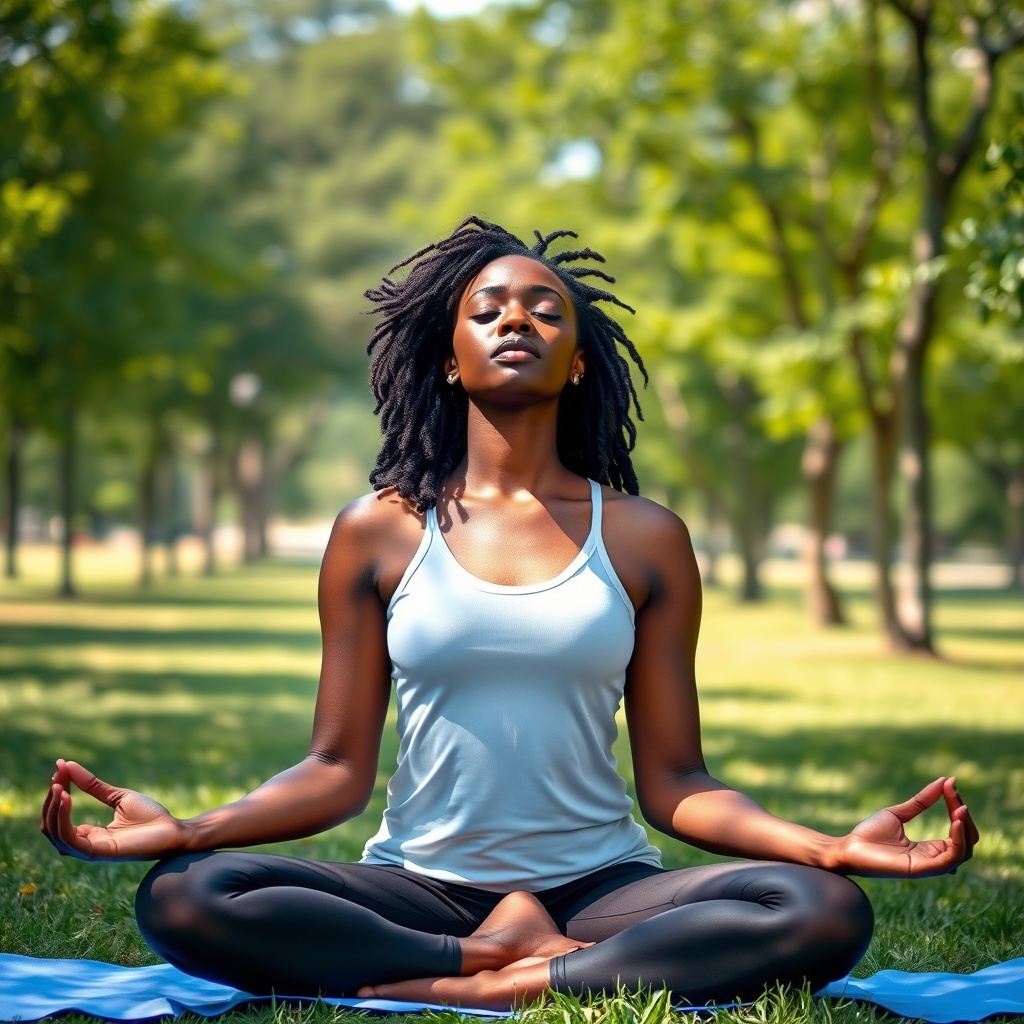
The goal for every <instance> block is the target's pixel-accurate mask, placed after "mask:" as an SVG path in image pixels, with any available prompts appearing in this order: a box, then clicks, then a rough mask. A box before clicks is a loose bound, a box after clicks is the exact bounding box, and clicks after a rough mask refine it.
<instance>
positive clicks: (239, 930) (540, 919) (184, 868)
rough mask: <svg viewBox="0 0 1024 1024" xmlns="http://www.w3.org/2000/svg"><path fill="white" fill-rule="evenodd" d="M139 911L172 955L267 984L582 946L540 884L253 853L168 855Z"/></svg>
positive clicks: (435, 971)
mask: <svg viewBox="0 0 1024 1024" xmlns="http://www.w3.org/2000/svg"><path fill="white" fill-rule="evenodd" d="M136 919H137V921H138V924H139V930H140V931H141V932H142V934H143V936H144V938H145V939H146V941H147V942H148V943H149V945H150V947H151V948H152V949H153V950H154V951H155V952H156V953H158V954H159V955H160V956H162V957H163V958H164V959H165V960H167V961H168V962H169V963H172V964H174V965H175V966H176V967H178V968H180V969H181V970H183V971H186V972H188V973H189V974H194V975H197V976H199V977H202V978H207V979H209V980H211V981H218V982H221V983H223V984H228V985H232V986H235V987H236V988H240V989H243V990H244V991H247V992H253V993H258V994H261V993H269V992H270V991H272V990H273V991H274V992H276V993H277V994H278V995H289V994H291V995H312V994H316V993H317V992H320V993H322V994H323V995H353V994H354V993H355V991H356V989H357V988H358V987H359V986H360V985H365V984H367V983H386V982H389V981H396V980H399V979H407V978H416V977H422V976H426V975H446V976H449V975H451V976H459V975H462V974H469V975H475V974H477V973H478V972H480V971H485V970H495V969H498V968H501V967H504V966H505V965H507V964H509V963H513V962H515V961H518V960H521V959H522V958H524V957H541V958H543V959H544V960H545V961H546V960H547V959H550V958H551V957H553V956H558V955H560V954H562V953H564V952H566V951H567V950H570V949H576V948H579V946H580V945H581V943H580V942H578V941H573V940H571V939H568V938H566V936H565V935H564V934H562V933H561V932H560V931H559V930H558V928H557V927H556V925H555V923H554V922H553V921H552V920H551V918H550V917H549V916H548V914H547V912H546V911H545V910H544V908H543V906H541V904H540V903H539V902H538V901H537V899H536V898H535V897H533V896H531V895H530V894H529V893H525V892H514V893H510V894H508V895H507V896H504V897H502V896H501V895H500V894H492V893H487V892H483V891H482V890H479V889H473V888H471V887H468V886H456V885H451V884H447V883H436V882H434V881H433V880H432V879H427V878H423V877H421V876H417V875H415V874H413V873H412V872H408V871H403V870H401V869H397V868H387V867H378V866H374V865H366V864H326V863H321V862H316V861H305V860H300V859H298V858H293V857H278V856H271V855H261V854H250V853H231V852H228V853H206V854H192V855H186V856H182V857H175V858H173V859H170V860H166V861H162V862H161V863H159V864H157V865H156V866H155V867H154V868H153V869H152V870H151V871H150V872H149V874H148V875H146V877H145V878H144V879H143V881H142V884H141V885H140V886H139V891H138V894H137V896H136Z"/></svg>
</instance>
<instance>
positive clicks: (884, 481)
mask: <svg viewBox="0 0 1024 1024" xmlns="http://www.w3.org/2000/svg"><path fill="white" fill-rule="evenodd" d="M871 442H872V445H871V447H872V456H873V457H872V460H871V461H872V465H871V547H872V553H873V555H874V562H875V601H876V602H877V604H878V614H879V617H880V619H881V624H882V631H883V633H884V634H885V637H886V641H887V642H888V644H889V646H890V647H891V648H892V649H893V650H897V651H903V650H906V649H907V647H908V644H907V638H906V637H905V636H904V634H903V628H902V626H901V625H900V620H899V616H898V615H897V614H896V593H895V590H894V589H893V585H892V544H893V523H892V483H893V469H894V466H895V462H896V417H895V415H894V414H892V413H889V414H886V415H879V416H873V417H872V419H871Z"/></svg>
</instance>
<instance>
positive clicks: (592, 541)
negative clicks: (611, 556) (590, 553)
mask: <svg viewBox="0 0 1024 1024" xmlns="http://www.w3.org/2000/svg"><path fill="white" fill-rule="evenodd" d="M587 483H588V484H590V533H589V534H588V535H587V539H586V541H585V542H584V545H583V546H584V547H585V548H587V549H589V550H593V549H594V548H598V547H601V546H602V545H601V485H600V484H599V483H598V482H597V481H596V480H591V479H590V478H589V477H588V478H587Z"/></svg>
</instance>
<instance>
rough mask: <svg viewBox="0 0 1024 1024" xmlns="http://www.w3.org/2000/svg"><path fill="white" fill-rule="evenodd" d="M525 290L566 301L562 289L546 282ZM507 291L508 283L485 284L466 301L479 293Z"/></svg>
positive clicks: (491, 293) (493, 293) (530, 286)
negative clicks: (559, 289)
mask: <svg viewBox="0 0 1024 1024" xmlns="http://www.w3.org/2000/svg"><path fill="white" fill-rule="evenodd" d="M525 291H526V292H527V293H536V294H547V295H554V296H555V298H558V299H561V300H562V302H565V297H564V296H563V295H562V293H561V292H560V291H558V289H556V288H552V287H550V286H549V285H546V284H531V285H529V286H528V287H527V288H526V289H525ZM507 293H508V287H507V286H506V285H503V284H488V285H484V287H483V288H478V289H477V290H476V291H475V292H473V294H472V295H470V296H469V297H468V298H467V300H466V301H467V302H468V301H469V299H475V298H476V297H477V296H478V295H505V294H507Z"/></svg>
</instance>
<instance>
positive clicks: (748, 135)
mask: <svg viewBox="0 0 1024 1024" xmlns="http://www.w3.org/2000/svg"><path fill="white" fill-rule="evenodd" d="M734 120H735V123H736V126H737V128H738V129H739V132H740V134H741V135H742V136H743V137H744V138H745V139H746V140H747V141H748V142H749V143H750V162H751V164H752V165H753V167H754V169H755V171H761V170H763V166H762V164H761V139H760V135H759V133H758V129H757V125H756V124H755V123H754V121H753V120H751V118H750V117H749V116H748V115H747V114H746V113H745V112H744V113H741V114H735V115H734ZM754 192H755V193H756V195H757V197H758V199H760V200H761V205H762V206H763V207H764V209H765V212H766V213H767V214H768V222H769V223H770V224H771V228H772V241H771V249H772V253H773V254H774V256H775V258H776V260H777V261H778V263H779V270H780V272H781V274H782V285H783V289H784V291H785V294H786V305H787V306H788V308H789V319H790V322H791V323H792V325H793V326H794V327H796V328H798V329H800V330H806V328H807V315H806V313H805V312H804V303H803V292H802V289H801V287H800V279H799V277H798V276H797V271H796V262H795V261H794V259H793V251H792V249H791V248H790V245H789V241H788V239H787V238H786V224H785V216H784V214H783V211H782V207H781V205H780V204H779V202H778V200H776V199H773V198H772V197H771V196H769V195H768V194H767V193H766V192H765V191H764V189H763V188H761V187H760V186H759V185H757V186H755V188H754Z"/></svg>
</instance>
